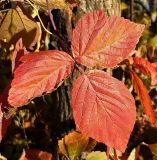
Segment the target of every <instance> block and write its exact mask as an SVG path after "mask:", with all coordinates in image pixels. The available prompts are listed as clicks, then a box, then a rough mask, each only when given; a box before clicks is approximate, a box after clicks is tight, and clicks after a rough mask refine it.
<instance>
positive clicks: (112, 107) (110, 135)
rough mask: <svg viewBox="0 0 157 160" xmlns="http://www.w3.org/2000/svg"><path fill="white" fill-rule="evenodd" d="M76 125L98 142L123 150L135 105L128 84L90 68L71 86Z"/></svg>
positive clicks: (133, 119) (128, 135)
mask: <svg viewBox="0 0 157 160" xmlns="http://www.w3.org/2000/svg"><path fill="white" fill-rule="evenodd" d="M71 102H72V107H73V114H74V119H75V123H76V126H77V128H78V129H79V130H80V131H81V132H82V133H83V134H85V135H88V136H90V137H92V138H93V139H95V140H97V141H98V142H103V143H105V144H107V145H108V146H111V147H113V148H115V149H117V150H121V151H124V150H125V148H126V145H127V143H128V139H129V137H130V134H131V131H132V129H133V126H134V123H135V118H136V108H135V103H134V98H133V97H132V95H131V93H130V92H129V90H128V89H127V87H126V86H125V85H124V84H123V83H122V82H120V81H119V80H117V79H115V78H113V77H111V76H110V75H108V74H107V73H106V72H103V71H99V70H91V71H90V72H88V73H86V74H83V75H81V76H79V77H78V78H77V80H76V81H75V82H74V84H73V89H72V99H71Z"/></svg>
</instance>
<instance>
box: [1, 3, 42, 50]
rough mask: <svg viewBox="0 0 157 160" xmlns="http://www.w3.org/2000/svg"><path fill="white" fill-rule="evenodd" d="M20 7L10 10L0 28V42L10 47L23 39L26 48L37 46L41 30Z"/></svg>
mask: <svg viewBox="0 0 157 160" xmlns="http://www.w3.org/2000/svg"><path fill="white" fill-rule="evenodd" d="M22 10H23V8H20V7H19V6H17V7H16V9H10V10H9V11H8V13H7V15H6V17H5V18H4V20H3V22H2V24H1V27H0V41H2V42H7V43H9V45H11V44H15V42H16V41H17V40H18V39H19V38H22V39H23V44H24V45H25V46H26V47H29V48H30V47H32V46H34V45H35V44H36V42H37V40H38V36H39V28H38V25H37V23H36V22H35V21H33V20H32V19H31V17H28V16H27V15H26V14H25V13H24V12H23V11H22Z"/></svg>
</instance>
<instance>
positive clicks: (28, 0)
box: [26, 0, 52, 34]
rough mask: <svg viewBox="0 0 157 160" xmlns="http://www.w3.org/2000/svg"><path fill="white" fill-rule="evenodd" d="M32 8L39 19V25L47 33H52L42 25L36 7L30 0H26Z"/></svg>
mask: <svg viewBox="0 0 157 160" xmlns="http://www.w3.org/2000/svg"><path fill="white" fill-rule="evenodd" d="M26 1H27V2H28V3H29V4H30V5H31V6H32V7H33V8H34V10H35V11H36V13H37V17H38V19H39V21H40V23H41V26H42V27H43V28H44V30H45V31H46V32H47V33H49V34H52V33H51V32H50V31H49V30H47V29H46V27H45V26H44V24H43V22H42V20H41V18H40V16H39V12H38V9H37V8H36V7H35V6H34V5H33V4H32V2H31V1H30V0H26Z"/></svg>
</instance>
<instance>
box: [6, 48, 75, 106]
mask: <svg viewBox="0 0 157 160" xmlns="http://www.w3.org/2000/svg"><path fill="white" fill-rule="evenodd" d="M20 61H21V62H22V64H21V65H19V66H18V67H17V69H16V70H15V72H14V79H13V81H12V82H11V89H10V90H9V97H8V102H9V103H10V105H11V106H14V107H19V106H22V105H24V104H26V103H28V102H29V101H30V100H31V99H33V98H35V97H38V96H41V95H42V94H44V93H50V92H52V91H53V90H54V89H55V87H56V86H57V85H59V83H61V81H62V80H64V79H65V78H67V77H68V76H69V75H70V73H71V71H72V68H73V64H74V61H73V59H72V58H71V57H70V56H69V55H68V54H67V53H65V52H62V51H58V50H49V51H41V52H39V53H38V52H37V53H32V54H27V55H24V56H23V57H21V58H20Z"/></svg>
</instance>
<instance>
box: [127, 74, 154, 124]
mask: <svg viewBox="0 0 157 160" xmlns="http://www.w3.org/2000/svg"><path fill="white" fill-rule="evenodd" d="M130 73H131V80H132V84H133V86H134V89H135V91H136V93H137V95H138V97H139V99H140V102H141V104H142V106H143V110H144V112H145V114H146V115H147V116H148V117H149V121H150V122H151V123H154V122H155V112H154V110H153V106H152V101H151V99H150V96H149V94H148V91H147V89H146V87H145V86H144V84H143V82H142V80H141V79H140V78H139V77H138V76H137V74H136V73H135V72H133V71H132V72H130Z"/></svg>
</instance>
